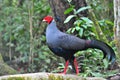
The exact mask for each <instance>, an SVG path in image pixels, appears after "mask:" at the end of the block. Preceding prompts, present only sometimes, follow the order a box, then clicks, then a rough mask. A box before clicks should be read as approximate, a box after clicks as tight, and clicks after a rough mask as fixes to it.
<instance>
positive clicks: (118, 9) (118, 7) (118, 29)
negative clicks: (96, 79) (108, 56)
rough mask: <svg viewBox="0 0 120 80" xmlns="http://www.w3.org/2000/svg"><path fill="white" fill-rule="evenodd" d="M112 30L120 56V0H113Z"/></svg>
mask: <svg viewBox="0 0 120 80" xmlns="http://www.w3.org/2000/svg"><path fill="white" fill-rule="evenodd" d="M114 31H115V41H116V47H117V50H118V56H119V58H120V0H114ZM119 63H120V62H119Z"/></svg>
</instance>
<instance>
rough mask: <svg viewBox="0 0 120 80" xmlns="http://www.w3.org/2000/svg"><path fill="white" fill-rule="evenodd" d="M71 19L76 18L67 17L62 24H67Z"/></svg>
mask: <svg viewBox="0 0 120 80" xmlns="http://www.w3.org/2000/svg"><path fill="white" fill-rule="evenodd" d="M73 17H76V16H75V15H70V16H68V17H67V18H66V19H65V21H64V23H68V22H69V21H70V20H71V19H72V18H73Z"/></svg>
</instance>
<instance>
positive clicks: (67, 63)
mask: <svg viewBox="0 0 120 80" xmlns="http://www.w3.org/2000/svg"><path fill="white" fill-rule="evenodd" d="M68 65H69V60H67V61H66V63H65V68H64V72H63V74H66V72H67V68H68Z"/></svg>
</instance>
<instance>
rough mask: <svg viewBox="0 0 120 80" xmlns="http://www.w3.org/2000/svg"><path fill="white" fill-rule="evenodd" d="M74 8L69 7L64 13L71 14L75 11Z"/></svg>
mask: <svg viewBox="0 0 120 80" xmlns="http://www.w3.org/2000/svg"><path fill="white" fill-rule="evenodd" d="M73 9H74V8H73V7H70V8H68V9H67V10H65V12H64V14H69V13H70V12H72V11H73Z"/></svg>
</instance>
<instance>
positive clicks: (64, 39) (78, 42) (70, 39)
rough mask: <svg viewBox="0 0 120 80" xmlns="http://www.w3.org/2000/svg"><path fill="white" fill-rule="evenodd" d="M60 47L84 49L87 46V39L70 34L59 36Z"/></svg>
mask: <svg viewBox="0 0 120 80" xmlns="http://www.w3.org/2000/svg"><path fill="white" fill-rule="evenodd" d="M58 40H59V43H60V47H62V48H64V49H71V50H82V49H84V47H85V40H83V39H80V38H78V37H76V36H72V35H69V34H63V35H60V36H58Z"/></svg>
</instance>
